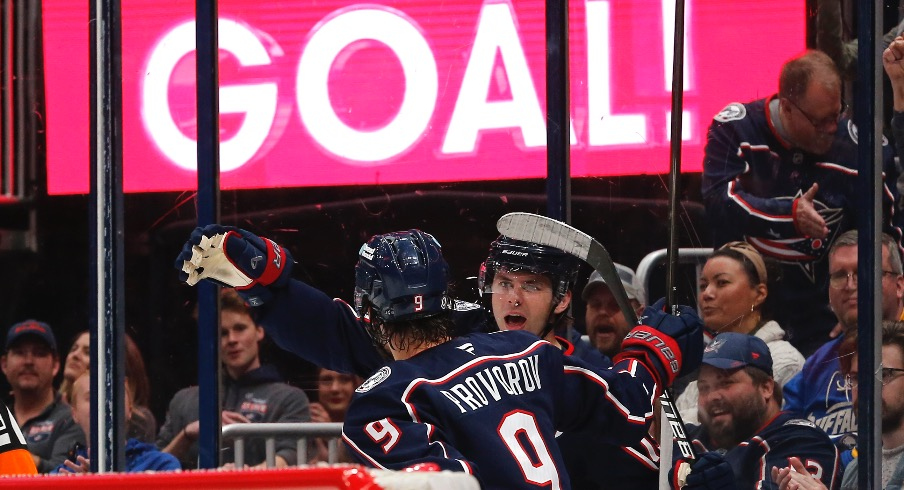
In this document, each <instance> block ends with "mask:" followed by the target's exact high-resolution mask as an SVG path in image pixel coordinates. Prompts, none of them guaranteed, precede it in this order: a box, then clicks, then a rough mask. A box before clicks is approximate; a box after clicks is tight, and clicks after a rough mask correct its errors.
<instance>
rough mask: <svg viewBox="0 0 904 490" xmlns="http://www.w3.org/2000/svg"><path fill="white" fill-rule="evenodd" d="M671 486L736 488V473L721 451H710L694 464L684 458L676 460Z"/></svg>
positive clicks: (708, 489) (710, 489) (711, 489)
mask: <svg viewBox="0 0 904 490" xmlns="http://www.w3.org/2000/svg"><path fill="white" fill-rule="evenodd" d="M669 486H670V487H671V488H672V490H678V489H683V490H734V489H735V475H734V471H733V470H732V469H731V465H730V464H728V462H726V461H725V459H724V458H722V456H720V455H719V453H717V452H714V451H710V452H708V453H703V455H702V456H700V459H698V460H696V461H694V462H693V466H691V463H690V462H688V461H686V460H684V459H679V460H678V461H675V465H674V466H672V470H671V472H670V475H669Z"/></svg>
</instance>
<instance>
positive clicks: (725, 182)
mask: <svg viewBox="0 0 904 490" xmlns="http://www.w3.org/2000/svg"><path fill="white" fill-rule="evenodd" d="M774 98H775V96H772V97H770V98H769V99H761V100H757V101H754V102H750V103H747V104H741V103H732V104H729V105H728V106H727V107H726V108H725V109H723V110H722V111H721V112H720V113H719V114H717V115H716V116H715V117H714V118H713V122H712V124H711V125H710V127H709V132H708V135H707V142H706V149H705V154H706V155H705V159H704V162H703V184H702V191H703V198H704V200H705V201H706V210H707V215H708V217H709V219H710V223H711V225H712V233H713V246H715V247H718V246H720V245H722V244H724V243H726V242H729V241H732V240H746V241H748V242H750V243H751V244H752V245H753V246H754V247H756V249H757V250H759V251H760V253H762V254H763V256H765V257H771V258H773V259H775V260H777V261H778V262H779V263H780V264H781V266H782V275H783V278H782V280H781V281H779V282H777V283H776V284H775V286H774V289H773V291H770V292H771V293H772V294H771V295H770V296H774V297H775V298H778V301H779V303H778V304H777V306H776V308H775V310H776V311H775V314H776V318H775V319H776V321H778V323H779V324H781V325H782V327H783V328H784V329H785V330H786V331H787V332H788V334H789V335H788V337H789V338H788V340H789V341H791V342H792V343H793V344H794V345H795V346H796V347H797V348H798V349H799V350H800V351H801V352H802V353H804V355H805V356H807V355H809V354H811V353H812V352H813V351H815V350H816V348H818V347H819V345H821V344H822V343H823V342H826V341H827V340H828V336H827V334H828V332H829V331H830V330H831V329H832V327H833V326H834V325H835V322H836V319H835V316H834V315H833V314H832V312H831V311H830V310H829V307H828V295H827V291H828V263H827V260H826V254H827V252H828V248H829V245H830V244H831V243H832V241H833V240H834V239H835V237H837V236H838V235H839V234H841V233H843V232H845V231H847V230H850V229H853V228H857V227H858V225H859V223H857V222H856V218H857V216H856V212H855V209H854V208H855V206H857V204H858V203H857V198H858V194H857V192H856V180H857V130H856V127H855V126H854V125H853V123H852V122H851V121H850V120H849V119H847V118H842V119H841V120H840V121H839V123H838V131H837V133H836V134H835V141H834V143H833V145H832V147H831V149H830V150H829V152H828V153H827V154H825V155H813V154H810V153H807V152H804V151H802V150H799V149H796V148H793V147H791V146H790V145H789V144H788V143H787V142H785V141H784V140H782V139H781V138H780V137H779V136H778V135H777V133H776V131H775V128H774V127H773V126H772V123H771V120H770V117H771V114H770V109H769V101H771V100H773V99H774ZM883 158H884V161H883V165H884V167H883V168H885V169H888V170H889V171H892V169H894V168H895V167H894V151H893V150H892V148H891V146H890V145H888V143H887V141H884V140H883ZM814 183H816V184H819V192H818V193H817V194H816V198H815V200H814V206H815V207H816V209H817V211H818V212H819V213H820V214H821V215H822V217H823V219H824V220H825V222H826V226H828V228H829V236H828V237H827V238H825V239H817V238H808V237H805V236H802V235H801V234H800V233H799V232H798V231H797V229H796V228H795V226H794V221H793V219H792V216H793V209H794V200H795V198H797V197H800V196H801V195H802V194H803V193H804V192H806V191H807V190H808V189H809V188H810V187H811V186H812V185H813V184H814ZM883 190H884V192H883V204H884V206H885V208H886V213H885V216H884V219H883V221H882V223H883V231H886V232H889V233H891V234H892V236H894V237H895V238H896V239H898V240H900V237H901V234H900V231H899V230H897V229H896V228H894V227H893V225H892V222H893V221H892V213H893V203H894V197H893V196H892V194H891V191H890V190H889V188H888V187H887V186H885V187H884V189H883Z"/></svg>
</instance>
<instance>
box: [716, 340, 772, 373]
mask: <svg viewBox="0 0 904 490" xmlns="http://www.w3.org/2000/svg"><path fill="white" fill-rule="evenodd" d="M703 363H704V364H709V365H710V366H713V367H717V368H719V369H737V368H741V367H744V366H753V367H756V368H759V369H762V370H763V371H765V372H766V373H767V374H769V376H772V354H770V353H769V347H768V346H766V342H763V339H761V338H759V337H755V336H753V335H747V334H745V333H735V332H726V333H720V334H719V335H716V338H714V339H713V341H712V342H711V343H710V344H709V345H707V346H706V349H704V350H703Z"/></svg>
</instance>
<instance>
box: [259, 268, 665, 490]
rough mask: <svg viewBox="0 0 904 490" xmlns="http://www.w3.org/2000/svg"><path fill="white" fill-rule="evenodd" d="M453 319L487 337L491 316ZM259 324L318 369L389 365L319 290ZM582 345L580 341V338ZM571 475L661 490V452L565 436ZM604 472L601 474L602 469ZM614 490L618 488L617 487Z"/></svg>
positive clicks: (285, 294)
mask: <svg viewBox="0 0 904 490" xmlns="http://www.w3.org/2000/svg"><path fill="white" fill-rule="evenodd" d="M455 306H456V311H455V312H454V319H455V322H456V326H457V328H458V331H457V332H456V333H457V334H459V335H465V334H467V333H470V332H474V331H486V330H489V329H490V326H488V325H486V324H485V320H486V318H487V315H486V313H485V312H484V310H482V309H481V308H480V307H479V306H478V305H474V304H472V303H466V302H456V304H455ZM256 314H257V317H258V322H259V323H260V324H261V325H262V326H263V327H264V329H265V330H266V332H267V335H269V336H270V338H272V339H273V340H274V341H275V342H276V344H277V345H279V346H280V347H281V348H283V349H285V350H287V351H289V352H293V353H295V354H296V355H298V356H300V357H302V358H303V359H306V360H308V361H310V362H313V363H314V364H317V365H318V366H323V367H326V368H328V369H331V370H335V371H339V372H347V373H354V374H357V375H358V376H361V377H362V378H365V379H366V378H367V377H369V376H370V375H371V374H373V373H374V371H376V370H378V369H380V368H381V367H383V366H384V365H386V363H387V362H389V358H388V357H385V358H384V357H383V356H381V355H380V353H379V351H378V350H377V349H376V348H375V347H374V344H373V341H372V340H371V338H370V336H369V335H368V334H367V333H366V331H365V330H364V328H363V326H362V324H361V323H360V321H359V320H358V318H357V316H356V315H355V313H354V311H353V310H352V308H351V307H350V306H349V305H348V304H347V303H345V302H344V301H341V300H334V299H331V298H329V297H328V296H327V295H326V294H324V293H323V292H321V291H320V290H318V289H316V288H313V287H311V286H309V285H307V284H305V283H303V282H301V281H296V280H292V281H290V282H289V285H288V286H287V287H286V288H285V289H282V290H276V291H275V296H274V298H273V299H272V300H271V301H269V302H267V303H266V304H265V305H264V306H261V307H258V308H256ZM577 340H578V341H580V337H578V338H577ZM558 341H559V342H560V343H561V344H562V345H563V347H564V354H566V355H569V356H576V357H578V358H580V359H582V360H583V361H584V362H585V363H588V364H590V365H591V366H594V367H595V368H597V369H605V368H608V367H610V366H611V365H612V362H611V361H610V360H609V358H608V357H606V356H604V355H602V354H601V353H600V352H599V351H598V350H596V349H595V348H593V347H591V346H589V345H585V344H581V343H571V342H569V341H568V340H566V339H564V338H562V337H558ZM558 443H559V445H560V447H561V451H562V453H563V454H564V455H566V463H567V468H568V471H569V472H570V473H571V474H572V475H573V476H574V477H575V478H576V479H577V481H578V482H579V483H580V486H579V487H576V488H584V489H588V490H590V489H604V488H619V485H618V482H631V483H632V484H634V487H635V488H656V482H657V481H658V465H657V463H658V461H659V448H658V446H657V445H656V444H655V443H653V442H652V440H650V439H649V438H648V437H644V438H642V439H638V441H636V442H635V443H634V444H626V445H622V444H615V445H613V444H607V443H606V442H605V441H603V440H601V439H600V438H599V437H596V436H595V435H594V434H587V433H572V434H563V435H562V436H561V437H560V439H559V441H558ZM601 463H602V464H604V465H605V469H604V470H601V469H600V464H601ZM612 485H615V486H612Z"/></svg>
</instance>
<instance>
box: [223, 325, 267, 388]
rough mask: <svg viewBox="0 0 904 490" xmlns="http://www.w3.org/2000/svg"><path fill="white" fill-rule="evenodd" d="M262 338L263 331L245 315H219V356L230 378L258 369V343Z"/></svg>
mask: <svg viewBox="0 0 904 490" xmlns="http://www.w3.org/2000/svg"><path fill="white" fill-rule="evenodd" d="M263 338H264V330H263V329H262V328H260V327H258V326H257V324H255V323H254V320H252V319H251V317H250V316H249V315H248V314H247V313H239V312H237V311H230V310H224V311H223V312H221V313H220V356H221V357H222V360H223V364H224V365H225V366H226V370H227V371H229V374H230V376H232V377H233V378H237V377H239V376H241V375H242V374H244V373H246V372H248V371H250V370H252V369H256V368H258V367H260V358H259V357H258V342H260V341H261V340H263Z"/></svg>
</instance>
